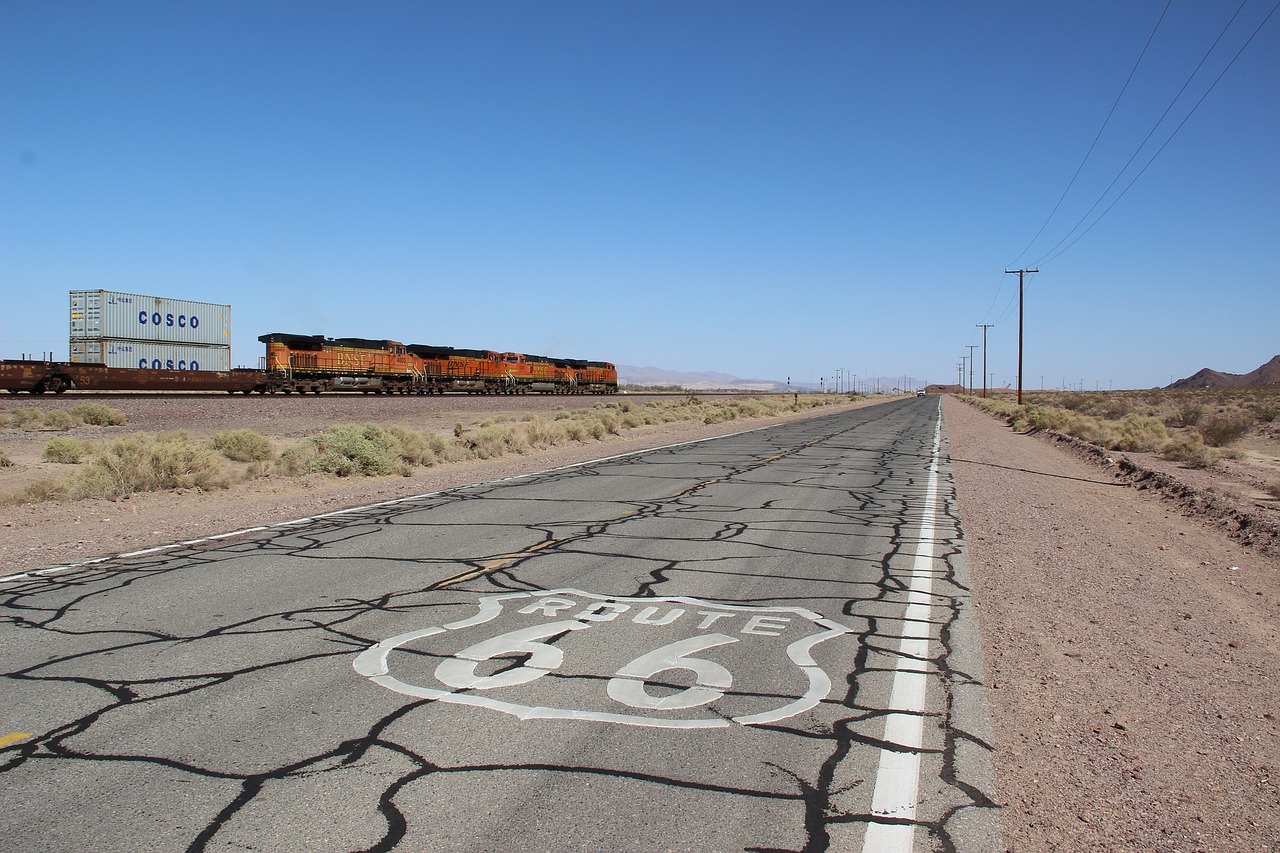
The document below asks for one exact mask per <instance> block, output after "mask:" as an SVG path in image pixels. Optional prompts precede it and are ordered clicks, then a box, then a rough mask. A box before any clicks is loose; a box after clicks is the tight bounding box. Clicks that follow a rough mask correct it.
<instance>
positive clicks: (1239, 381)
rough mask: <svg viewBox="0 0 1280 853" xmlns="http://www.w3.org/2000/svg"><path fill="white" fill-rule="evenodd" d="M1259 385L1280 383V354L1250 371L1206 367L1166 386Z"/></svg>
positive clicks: (1231, 386) (1230, 386) (1239, 386)
mask: <svg viewBox="0 0 1280 853" xmlns="http://www.w3.org/2000/svg"><path fill="white" fill-rule="evenodd" d="M1257 385H1280V355H1277V356H1276V357H1275V358H1273V359H1271V360H1270V361H1268V362H1267V363H1266V364H1264V365H1262V366H1261V367H1259V368H1258V369H1257V370H1254V371H1251V372H1249V373H1223V372H1221V371H1218V370H1210V369H1209V368H1207V367H1206V368H1204V369H1203V370H1198V371H1196V372H1195V373H1193V374H1191V375H1190V376H1188V377H1187V378H1186V379H1179V380H1178V381H1177V382H1174V383H1173V384H1171V385H1167V386H1165V387H1166V388H1171V389H1172V388H1252V387H1254V386H1257Z"/></svg>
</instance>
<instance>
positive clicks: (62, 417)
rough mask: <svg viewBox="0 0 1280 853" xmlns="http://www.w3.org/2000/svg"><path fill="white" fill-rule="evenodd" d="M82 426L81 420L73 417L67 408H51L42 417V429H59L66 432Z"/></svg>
mask: <svg viewBox="0 0 1280 853" xmlns="http://www.w3.org/2000/svg"><path fill="white" fill-rule="evenodd" d="M78 426H80V422H79V421H78V420H76V419H75V418H74V417H72V415H71V413H70V412H68V411H67V410H66V409H50V410H49V411H47V412H45V413H44V417H43V418H42V419H41V428H42V429H58V430H62V431H63V432H66V431H67V430H69V429H75V428H76V427H78Z"/></svg>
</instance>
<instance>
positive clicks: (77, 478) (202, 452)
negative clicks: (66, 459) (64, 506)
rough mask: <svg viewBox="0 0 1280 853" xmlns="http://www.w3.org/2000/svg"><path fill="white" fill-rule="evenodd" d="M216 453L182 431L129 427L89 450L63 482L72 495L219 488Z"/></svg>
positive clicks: (223, 480) (224, 481)
mask: <svg viewBox="0 0 1280 853" xmlns="http://www.w3.org/2000/svg"><path fill="white" fill-rule="evenodd" d="M227 485H228V481H227V477H226V475H225V474H224V473H223V471H222V467H221V465H220V463H219V462H218V456H217V454H215V453H214V452H213V451H212V450H210V449H209V448H207V447H202V446H199V445H194V444H191V442H190V441H189V440H188V439H187V434H186V432H185V431H182V430H179V431H177V432H172V433H160V434H158V435H155V436H151V435H147V434H146V433H140V432H139V433H133V434H132V435H126V436H124V437H123V438H118V439H116V440H115V441H113V442H111V443H110V444H108V445H106V446H105V447H98V448H96V449H95V451H94V455H93V458H92V459H91V460H90V461H89V464H88V465H87V466H85V467H84V468H82V469H81V470H79V471H77V472H75V474H73V475H72V476H71V478H70V479H69V480H68V482H67V490H68V493H69V494H70V495H71V497H73V498H86V497H125V496H126V495H129V494H132V493H133V492H153V491H161V490H164V489H178V488H183V489H189V488H200V489H224V488H226V487H227Z"/></svg>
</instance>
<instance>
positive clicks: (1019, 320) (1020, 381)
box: [1004, 269, 1040, 406]
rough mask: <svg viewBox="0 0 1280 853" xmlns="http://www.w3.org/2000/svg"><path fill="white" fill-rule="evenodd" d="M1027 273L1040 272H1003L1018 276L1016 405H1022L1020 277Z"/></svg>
mask: <svg viewBox="0 0 1280 853" xmlns="http://www.w3.org/2000/svg"><path fill="white" fill-rule="evenodd" d="M1029 272H1040V270H1038V269H1035V270H1028V269H1021V270H1005V271H1004V274H1005V275H1013V274H1014V273H1017V274H1018V405H1019V406H1021V405H1022V277H1023V276H1025V275H1026V274H1027V273H1029Z"/></svg>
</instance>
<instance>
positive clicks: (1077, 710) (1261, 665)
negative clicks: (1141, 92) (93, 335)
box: [0, 398, 1280, 853]
mask: <svg viewBox="0 0 1280 853" xmlns="http://www.w3.org/2000/svg"><path fill="white" fill-rule="evenodd" d="M72 402H73V401H69V400H52V399H50V400H40V401H38V403H34V405H38V406H39V407H41V408H44V407H56V406H59V405H70V404H71V403H72ZM592 402H593V401H592V400H590V398H588V399H586V400H573V401H570V402H569V403H568V405H570V406H579V405H586V406H589V405H591V403H592ZM21 404H22V405H33V403H31V402H29V401H27V400H25V399H24V400H23V401H21ZM111 405H112V406H113V407H115V408H119V409H122V410H125V411H126V414H128V415H129V418H130V426H129V427H126V428H125V429H126V430H127V429H131V428H132V429H145V430H148V431H154V430H162V429H177V428H183V429H187V430H188V431H189V433H190V434H191V437H192V438H195V439H199V438H204V437H207V435H208V434H210V433H212V432H213V431H216V430H220V429H228V428H234V427H250V428H253V429H257V430H259V431H260V432H263V433H266V434H269V435H271V436H273V437H275V438H276V439H277V441H278V442H279V443H280V444H281V445H282V446H283V445H286V444H288V443H290V441H291V440H292V439H296V438H297V437H300V436H302V435H306V434H309V433H311V432H315V431H317V430H318V429H321V428H323V427H325V426H328V425H330V424H333V423H348V422H362V421H382V422H388V421H391V422H397V423H403V424H405V425H407V426H412V427H415V428H418V429H427V428H432V429H440V430H443V431H450V430H451V429H452V425H453V424H454V423H455V422H457V421H464V422H471V421H473V420H476V419H478V418H481V417H483V416H484V415H485V414H486V413H490V412H492V411H493V409H494V407H495V405H499V406H506V407H508V408H510V409H516V410H543V411H550V410H554V409H555V408H558V407H560V406H564V405H566V401H565V400H564V399H563V398H547V399H541V398H518V399H516V400H510V401H508V400H503V399H501V398H445V399H440V398H421V399H410V400H405V399H373V398H309V399H305V400H303V399H296V398H294V399H273V398H251V399H248V400H241V399H240V398H233V399H232V400H226V399H218V398H200V399H199V400H196V401H192V400H184V401H172V400H156V399H146V398H136V399H135V398H126V399H120V400H112V401H111ZM943 407H944V408H943V410H944V417H945V423H946V427H947V431H948V434H949V436H950V441H951V448H950V449H951V453H952V456H953V463H954V465H953V467H954V470H955V475H956V480H957V489H958V493H959V508H960V515H961V520H962V523H963V525H964V529H965V532H966V535H967V537H968V545H969V560H970V565H971V569H972V573H973V575H974V578H975V583H976V585H977V589H976V601H977V603H978V613H979V621H980V624H981V628H982V635H983V646H984V655H985V657H986V667H987V680H988V683H989V685H990V687H991V691H990V697H991V702H992V715H993V725H994V730H995V732H996V744H995V746H996V753H995V764H996V770H997V781H998V785H999V790H1000V797H1001V804H1002V807H1003V822H1004V839H1005V843H1006V846H1007V847H1008V849H1009V850H1014V851H1025V853H1035V852H1036V851H1114V850H1126V851H1129V850H1131V851H1277V850H1280V792H1278V788H1277V786H1278V785H1280V778H1278V774H1280V737H1278V734H1280V732H1278V731H1277V721H1276V715H1277V714H1280V687H1277V681H1276V679H1275V678H1274V673H1275V672H1276V671H1277V670H1280V634H1278V631H1277V626H1278V625H1280V558H1277V557H1275V556H1269V555H1268V554H1267V553H1265V552H1263V551H1262V550H1261V549H1260V548H1256V547H1255V548H1249V547H1245V546H1243V545H1242V544H1241V543H1240V541H1239V540H1238V539H1237V540H1233V539H1231V538H1230V537H1229V535H1228V531H1227V530H1226V529H1225V528H1224V526H1223V523H1222V518H1221V517H1215V516H1213V515H1212V514H1207V515H1206V514H1204V513H1203V512H1200V513H1199V514H1197V512H1198V511H1197V509H1196V507H1197V504H1196V503H1194V502H1188V501H1181V502H1173V501H1170V500H1168V499H1164V498H1162V497H1160V494H1161V493H1160V492H1159V491H1158V490H1155V489H1140V488H1137V487H1135V485H1134V482H1135V479H1134V476H1133V475H1132V472H1130V473H1125V471H1123V470H1122V468H1121V465H1120V464H1118V463H1119V462H1120V461H1122V460H1119V459H1116V458H1112V461H1111V462H1110V463H1108V462H1107V461H1106V460H1107V459H1108V458H1110V457H1109V456H1108V455H1107V454H1094V455H1090V454H1087V453H1084V454H1082V453H1080V452H1078V451H1074V452H1073V451H1072V449H1071V446H1070V445H1068V444H1065V443H1061V442H1055V441H1054V440H1052V439H1051V438H1050V437H1047V436H1043V435H1042V436H1032V435H1019V434H1015V433H1013V432H1012V431H1010V430H1009V429H1008V428H1007V427H1005V426H1004V425H1003V423H1002V422H1000V421H997V420H996V419H994V418H992V417H991V416H989V415H986V414H984V413H982V412H981V411H979V410H977V409H975V408H972V407H970V406H967V405H965V404H964V403H961V402H959V401H956V400H954V399H951V398H945V399H944V403H943ZM820 411H831V410H830V409H826V410H820ZM773 420H778V419H773ZM766 422H768V421H755V422H751V423H750V424H748V423H746V422H743V421H737V422H732V423H727V424H718V425H715V426H706V425H702V424H672V425H667V426H664V427H648V428H642V429H639V430H632V431H628V434H627V436H626V437H624V438H621V439H615V440H613V441H609V442H605V443H595V444H591V445H582V446H576V447H569V448H560V449H556V450H553V451H548V452H546V453H543V454H538V455H532V456H524V457H510V458H504V459H497V460H489V461H485V462H472V463H466V464H461V465H451V466H447V467H440V468H434V469H427V470H425V471H422V472H421V473H419V474H417V475H415V476H413V477H408V478H379V479H359V480H340V479H336V478H331V477H322V476H312V477H307V478H265V479H260V480H255V481H252V482H250V483H247V484H244V485H241V486H238V487H236V488H235V489H233V490H229V491H225V492H212V493H203V492H194V491H188V492H187V493H185V494H182V493H166V494H158V495H136V496H134V497H132V498H131V499H129V500H127V501H120V502H116V503H112V502H108V501H85V502H81V503H79V504H67V505H57V504H42V505H35V506H24V507H14V506H3V507H0V575H3V574H11V573H13V572H15V571H21V570H24V569H31V568H38V567H43V566H49V565H54V564H58V563H64V562H69V561H78V560H83V559H88V558H91V557H94V556H97V555H100V554H107V553H116V552H120V551H126V550H131V549H137V548H143V547H149V546H151V545H157V544H162V543H169V542H174V541H179V540H183V539H191V538H197V537H201V536H207V535H213V534H217V533H221V532H225V531H228V530H232V529H238V528H243V527H248V526H252V525H259V524H268V523H271V522H275V521H284V520H289V519H296V518H299V517H305V516H308V515H312V514H316V513H320V512H325V511H332V510H336V509H340V508H342V507H346V506H353V505H359V504H364V503H370V502H375V501H378V500H387V499H391V498H395V497H401V496H407V495H413V494H422V493H424V492H430V491H433V490H436V489H440V488H446V487H449V486H452V485H458V484H462V483H469V482H476V481H481V480H488V479H493V478H496V477H503V476H510V475H513V474H516V473H519V472H522V471H526V470H534V469H541V468H546V467H553V466H555V465H564V464H571V463H573V462H577V461H582V460H586V459H591V458H598V457H600V456H606V455H612V454H615V453H625V452H627V451H629V450H637V449H641V448H644V447H649V446H656V445H661V444H666V443H671V442H674V441H682V440H688V439H691V438H695V437H703V436H709V435H717V434H724V433H728V432H734V431H737V430H740V429H743V428H745V427H746V426H748V425H751V426H756V425H761V424H762V423H766ZM95 434H96V433H95V432H94V431H93V430H86V431H85V432H84V435H85V436H86V437H93V435H95ZM48 438H49V436H48V435H46V434H37V435H29V434H20V433H15V432H12V431H11V432H6V433H0V449H3V450H4V451H5V453H6V454H7V455H9V456H10V457H11V458H13V459H14V460H15V461H17V462H18V464H17V465H15V466H14V467H13V468H8V469H0V493H3V492H12V490H13V488H14V487H15V485H16V484H18V483H20V482H23V481H26V480H29V479H31V478H33V477H39V476H46V475H49V474H50V468H51V466H50V463H40V462H39V461H38V459H39V449H40V447H42V446H43V443H44V441H46V440H47V439H48ZM1176 474H1177V472H1176V471H1174V472H1170V475H1171V476H1176ZM1184 513H1191V514H1190V515H1188V514H1184ZM1235 532H1236V533H1237V534H1238V531H1235Z"/></svg>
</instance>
